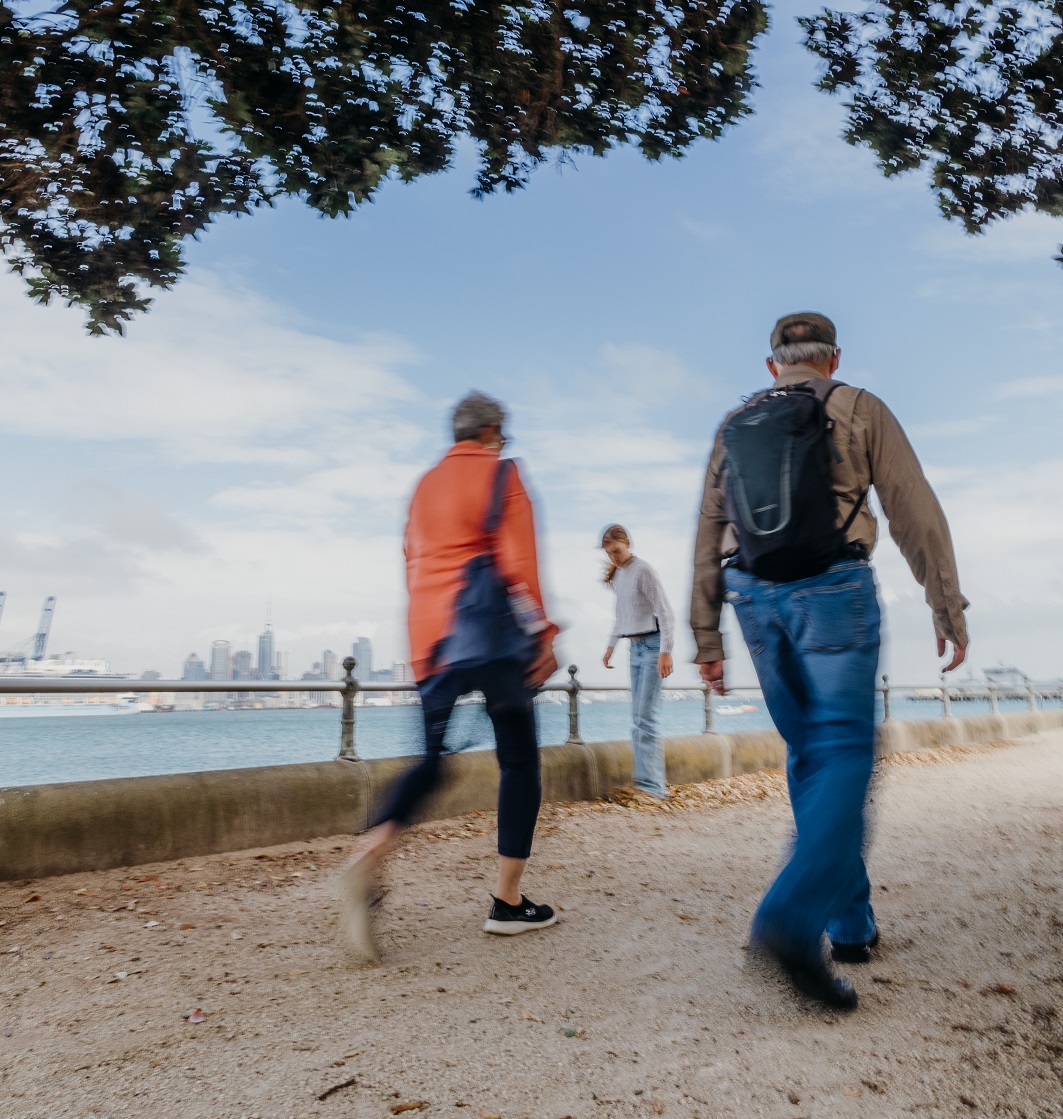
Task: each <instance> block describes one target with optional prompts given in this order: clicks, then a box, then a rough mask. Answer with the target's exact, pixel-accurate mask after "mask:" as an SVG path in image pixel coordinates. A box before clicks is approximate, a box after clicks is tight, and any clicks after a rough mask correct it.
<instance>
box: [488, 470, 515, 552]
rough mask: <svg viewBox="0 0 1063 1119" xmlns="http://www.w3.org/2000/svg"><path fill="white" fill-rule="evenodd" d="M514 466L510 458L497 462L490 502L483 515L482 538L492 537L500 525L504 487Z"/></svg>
mask: <svg viewBox="0 0 1063 1119" xmlns="http://www.w3.org/2000/svg"><path fill="white" fill-rule="evenodd" d="M514 465H515V464H514V462H513V460H512V459H511V458H500V459H499V460H498V467H497V468H496V470H495V480H494V482H493V483H492V486H491V500H490V501H488V503H487V512H486V514H485V515H484V524H483V534H484V536H487V537H493V536H494V535H495V533H496V532H498V527H499V525H501V523H502V507H503V505H505V501H506V485H507V483H508V482H509V476H510V474H511V473H512V471H513V468H514Z"/></svg>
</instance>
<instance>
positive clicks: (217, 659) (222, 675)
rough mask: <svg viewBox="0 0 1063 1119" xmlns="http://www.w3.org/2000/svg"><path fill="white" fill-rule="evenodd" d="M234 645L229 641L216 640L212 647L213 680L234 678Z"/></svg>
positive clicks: (211, 665)
mask: <svg viewBox="0 0 1063 1119" xmlns="http://www.w3.org/2000/svg"><path fill="white" fill-rule="evenodd" d="M232 649H233V647H232V645H231V644H230V643H229V642H228V641H215V642H213V643H212V644H211V647H210V678H211V679H212V680H231V679H232V678H233V665H232Z"/></svg>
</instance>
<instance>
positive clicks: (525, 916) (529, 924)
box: [484, 894, 557, 936]
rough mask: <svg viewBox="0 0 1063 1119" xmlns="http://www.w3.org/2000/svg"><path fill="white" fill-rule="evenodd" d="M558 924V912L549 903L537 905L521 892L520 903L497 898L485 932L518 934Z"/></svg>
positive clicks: (486, 922) (485, 926)
mask: <svg viewBox="0 0 1063 1119" xmlns="http://www.w3.org/2000/svg"><path fill="white" fill-rule="evenodd" d="M556 924H557V914H556V913H555V912H554V911H553V910H552V909H551V908H550V906H548V905H535V904H534V902H530V901H528V899H527V898H526V897H525V896H524V895H523V894H521V895H520V905H510V904H509V902H508V901H502V900H501V899H500V898H495V904H494V905H492V906H491V912H490V914H489V915H488V917H487V920H486V921H485V922H484V932H485V933H496V934H497V935H498V936H516V935H517V934H518V933H524V932H531V931H532V929H545V928H546V927H547V926H548V925H556Z"/></svg>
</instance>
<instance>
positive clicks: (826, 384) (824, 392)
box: [802, 377, 867, 534]
mask: <svg viewBox="0 0 1063 1119" xmlns="http://www.w3.org/2000/svg"><path fill="white" fill-rule="evenodd" d="M802 384H807V385H808V387H809V388H810V389H811V390H812V391H813V392H814V393H815V394H816V396H817V397H818V398H819V402H820V403H821V404H822V405H823V411H824V412H826V410H827V401H828V400H830V398H831V396H833V394H834V390H835V389H848V388H852V387H853V386H852V385H847V384H846V383H845V382H844V381H835V380H833V379H830V380H823V379H820V378H819V377H817V378H816V379H815V380H812V381H804V382H802ZM863 391H864V390H863V389H857V390H856V394H855V395H854V396H853V406H852V409H851V410H850V415H849V419H850V426H851V421H852V415H853V413H854V412H855V411H856V400H857V397H859V395H860V394H861V393H862V392H863ZM827 440H828V442H829V443H830V449H831V454H832V455H833V456H834V461H835V462H839V463H840V462H841V461H842V456H841V453H840V452H839V451H838V447H837V444H836V443H835V441H834V421H833V420H832V419H831V418H830V416H828V417H827ZM848 449H849V448H848V447H846V450H848ZM866 500H867V490H861V491H860V493H859V495H858V496H857V499H856V501H855V502H854V503H853V507H852V509H851V510H850V512H849V516H848V517H846V518H845V521H844V522H843V523H842V529H841V530H842V533H843V534H844V533H847V532H848V531H849V529H851V528H852V527H853V522H854V521H855V520H856V517H857V514H858V513H859V512H860V510H861V509H862V508H863V506H864V502H865V501H866Z"/></svg>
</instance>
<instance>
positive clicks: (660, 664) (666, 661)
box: [657, 653, 672, 680]
mask: <svg viewBox="0 0 1063 1119" xmlns="http://www.w3.org/2000/svg"><path fill="white" fill-rule="evenodd" d="M657 675H658V676H660V678H661V679H662V680H667V679H668V677H669V676H671V675H672V654H671V653H662V654H661V655H660V656H659V657H658V658H657Z"/></svg>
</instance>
